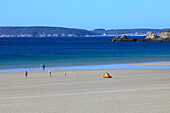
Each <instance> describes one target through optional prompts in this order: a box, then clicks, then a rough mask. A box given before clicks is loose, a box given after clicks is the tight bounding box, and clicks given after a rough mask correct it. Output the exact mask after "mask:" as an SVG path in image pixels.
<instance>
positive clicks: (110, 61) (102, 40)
mask: <svg viewBox="0 0 170 113" xmlns="http://www.w3.org/2000/svg"><path fill="white" fill-rule="evenodd" d="M112 38H113V37H57V38H53V37H50V38H35V37H32V38H16V37H14V38H0V72H7V71H18V70H38V69H39V66H40V64H45V65H46V67H47V68H48V69H74V68H76V67H77V69H78V68H80V69H83V68H84V69H104V67H105V68H106V69H109V68H107V67H109V66H111V65H112V66H113V65H117V64H120V65H121V64H129V63H147V62H170V43H169V42H109V40H110V39H112ZM128 38H133V37H128ZM136 38H140V39H143V38H145V37H142V36H141V37H140V36H138V37H137V36H136ZM94 66H95V67H94ZM102 67H103V68H102ZM112 68H116V69H117V67H112ZM145 68H146V67H145ZM165 68H169V67H165ZM169 69H170V68H169Z"/></svg>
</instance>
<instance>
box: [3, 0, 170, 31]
mask: <svg viewBox="0 0 170 113" xmlns="http://www.w3.org/2000/svg"><path fill="white" fill-rule="evenodd" d="M0 26H55V27H68V28H81V29H88V30H92V29H97V28H104V29H132V28H154V29H157V28H170V0H0Z"/></svg>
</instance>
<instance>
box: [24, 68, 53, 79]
mask: <svg viewBox="0 0 170 113" xmlns="http://www.w3.org/2000/svg"><path fill="white" fill-rule="evenodd" d="M48 74H49V76H50V77H51V76H52V71H51V70H48ZM27 76H28V71H25V78H27Z"/></svg>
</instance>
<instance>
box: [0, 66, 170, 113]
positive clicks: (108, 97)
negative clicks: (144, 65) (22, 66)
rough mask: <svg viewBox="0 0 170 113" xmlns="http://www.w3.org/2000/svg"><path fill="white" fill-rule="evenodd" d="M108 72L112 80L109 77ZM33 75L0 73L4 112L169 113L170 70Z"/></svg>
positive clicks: (0, 107) (1, 111) (0, 100)
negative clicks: (105, 76) (104, 76)
mask: <svg viewBox="0 0 170 113" xmlns="http://www.w3.org/2000/svg"><path fill="white" fill-rule="evenodd" d="M64 72H66V74H67V76H66V77H64ZM77 72H78V73H79V76H76V73H77ZM105 72H109V73H110V75H111V76H112V78H111V79H104V78H103V74H104V73H105ZM28 73H29V74H28V78H25V77H24V72H8V73H0V113H169V112H170V70H149V69H148V70H144V69H141V70H137V69H136V70H132V69H129V70H55V71H52V75H53V77H49V76H48V71H32V72H28Z"/></svg>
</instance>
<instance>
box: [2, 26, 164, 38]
mask: <svg viewBox="0 0 170 113" xmlns="http://www.w3.org/2000/svg"><path fill="white" fill-rule="evenodd" d="M165 30H167V29H111V30H105V29H94V30H85V29H75V28H64V27H41V26H31V27H0V37H96V36H116V35H123V34H125V35H127V36H144V35H145V34H146V33H147V32H155V33H156V34H158V35H159V34H160V33H161V32H163V31H165Z"/></svg>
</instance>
